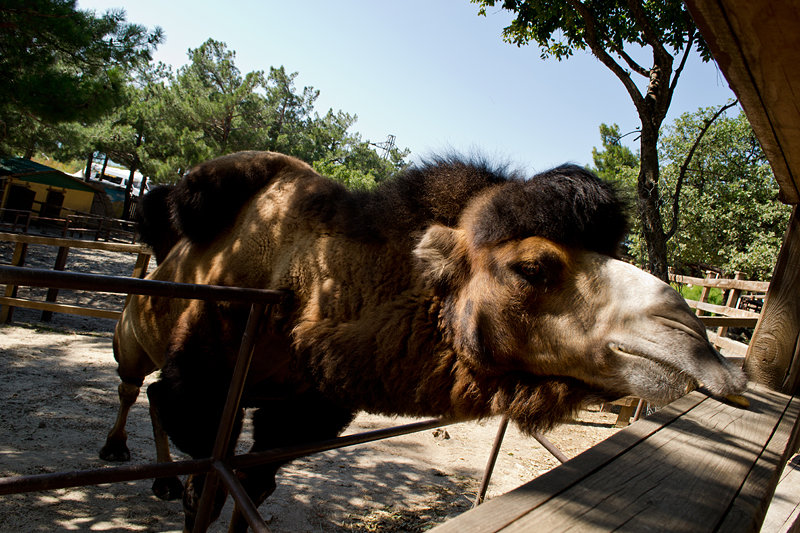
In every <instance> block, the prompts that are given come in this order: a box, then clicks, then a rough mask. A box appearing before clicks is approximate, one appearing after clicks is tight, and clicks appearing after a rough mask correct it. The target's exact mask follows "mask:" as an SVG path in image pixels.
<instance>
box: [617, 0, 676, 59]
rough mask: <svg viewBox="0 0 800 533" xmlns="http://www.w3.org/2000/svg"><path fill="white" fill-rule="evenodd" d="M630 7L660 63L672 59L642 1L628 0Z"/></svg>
mask: <svg viewBox="0 0 800 533" xmlns="http://www.w3.org/2000/svg"><path fill="white" fill-rule="evenodd" d="M628 9H630V11H631V14H632V15H633V19H634V20H635V21H636V24H637V25H638V26H639V27H640V28H641V30H642V34H643V35H644V39H645V41H646V42H647V44H649V45H650V46H652V47H653V52H654V53H655V55H656V57H657V58H658V59H659V63H662V62H663V61H672V56H671V55H670V53H669V52H667V49H666V48H664V45H663V44H662V43H661V40H660V39H659V35H658V33H656V31H655V30H653V26H652V25H651V24H650V21H649V20H647V15H645V12H644V9H642V4H641V2H639V0H628Z"/></svg>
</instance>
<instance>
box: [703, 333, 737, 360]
mask: <svg viewBox="0 0 800 533" xmlns="http://www.w3.org/2000/svg"><path fill="white" fill-rule="evenodd" d="M707 333H708V340H710V341H711V344H713V345H714V346H716V347H717V348H719V349H720V350H724V351H725V355H733V356H736V357H742V358H744V357H745V356H746V355H747V345H746V344H745V343H743V342H739V341H735V340H733V339H729V338H727V337H720V336H719V335H717V334H716V333H715V332H713V331H709V332H707Z"/></svg>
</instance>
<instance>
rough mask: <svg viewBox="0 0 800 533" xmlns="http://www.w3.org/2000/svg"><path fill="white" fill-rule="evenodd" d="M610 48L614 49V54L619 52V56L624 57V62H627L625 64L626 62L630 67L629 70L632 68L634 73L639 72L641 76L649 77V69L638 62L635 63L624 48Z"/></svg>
mask: <svg viewBox="0 0 800 533" xmlns="http://www.w3.org/2000/svg"><path fill="white" fill-rule="evenodd" d="M612 50H614V53H615V54H619V57H621V58H622V59H624V60H625V63H627V64H628V66H629V67H630V68H631V70H633V71H634V72H635V73H637V74H641V75H642V76H644V77H645V78H649V77H650V70H649V69H646V68H644V67H643V66H641V65H640V64H639V63H637V62H636V61H634V60H633V58H632V57H631V56H629V55H628V54H627V52H625V50H623V49H620V48H617V47H616V46H614V47H613V48H612Z"/></svg>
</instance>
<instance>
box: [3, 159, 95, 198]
mask: <svg viewBox="0 0 800 533" xmlns="http://www.w3.org/2000/svg"><path fill="white" fill-rule="evenodd" d="M0 176H4V177H9V178H16V179H19V180H23V181H30V182H33V183H42V184H45V185H49V186H51V187H56V188H60V189H73V190H77V191H86V192H91V193H94V192H97V189H95V188H94V187H92V186H91V185H88V184H87V183H85V182H83V181H81V180H79V179H78V178H74V177H72V176H70V175H68V174H64V173H63V172H61V171H59V170H56V169H54V168H50V167H48V166H45V165H42V164H39V163H36V162H35V161H31V160H29V159H23V158H21V157H9V158H6V159H0Z"/></svg>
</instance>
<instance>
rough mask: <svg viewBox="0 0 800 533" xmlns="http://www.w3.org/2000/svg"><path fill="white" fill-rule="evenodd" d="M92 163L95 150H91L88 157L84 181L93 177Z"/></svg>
mask: <svg viewBox="0 0 800 533" xmlns="http://www.w3.org/2000/svg"><path fill="white" fill-rule="evenodd" d="M92 163H94V152H90V153H89V157H88V158H86V171H85V172H84V174H83V179H84V181H89V180H91V179H92Z"/></svg>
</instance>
